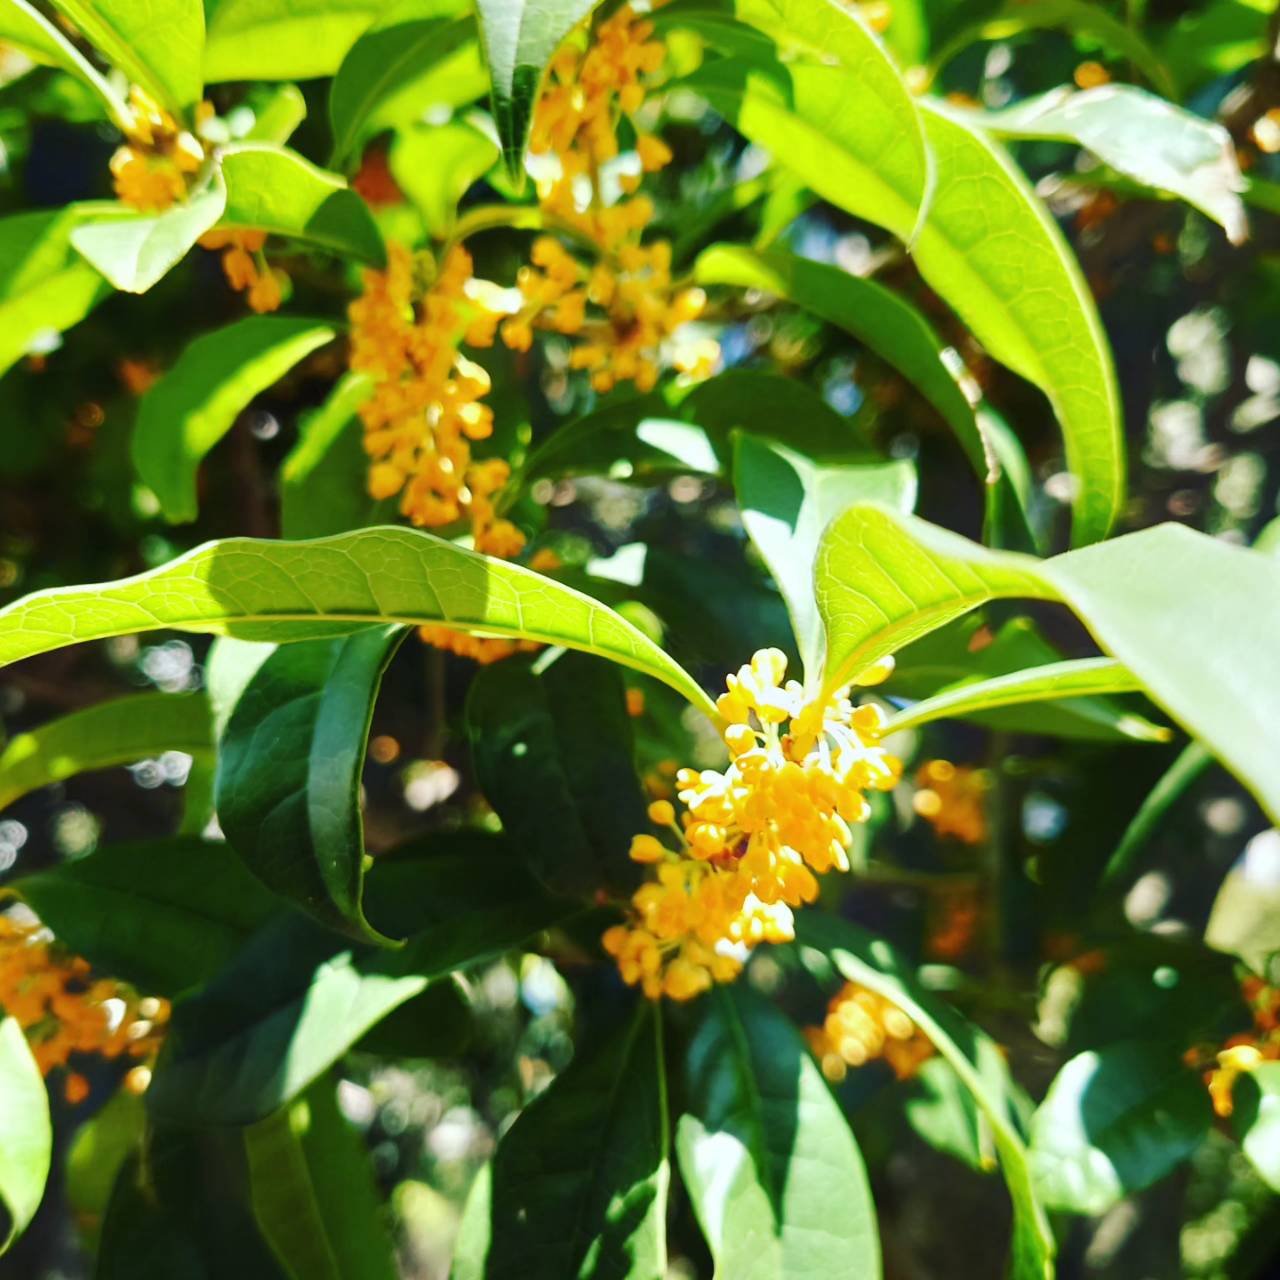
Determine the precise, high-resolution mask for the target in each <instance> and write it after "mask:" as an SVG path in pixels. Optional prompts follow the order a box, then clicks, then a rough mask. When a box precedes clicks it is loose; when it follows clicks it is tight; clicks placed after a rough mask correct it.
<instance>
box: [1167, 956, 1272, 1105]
mask: <svg viewBox="0 0 1280 1280" xmlns="http://www.w3.org/2000/svg"><path fill="white" fill-rule="evenodd" d="M1240 991H1241V994H1242V995H1243V996H1244V998H1245V1000H1246V1001H1247V1002H1248V1004H1249V1008H1250V1010H1251V1011H1252V1013H1253V1030H1252V1031H1245V1032H1241V1033H1240V1034H1239V1035H1234V1036H1232V1037H1231V1038H1230V1039H1229V1040H1228V1041H1227V1042H1226V1043H1225V1044H1224V1045H1223V1046H1222V1048H1221V1049H1219V1050H1218V1051H1217V1053H1216V1054H1215V1061H1216V1065H1215V1066H1212V1067H1210V1068H1209V1069H1208V1070H1207V1071H1205V1073H1204V1082H1205V1084H1206V1086H1207V1087H1208V1089H1209V1097H1210V1098H1211V1099H1212V1100H1213V1110H1214V1112H1215V1113H1216V1114H1217V1115H1219V1116H1222V1117H1223V1118H1226V1117H1227V1116H1229V1115H1231V1113H1232V1111H1233V1110H1234V1109H1235V1102H1234V1099H1233V1096H1232V1095H1233V1092H1234V1090H1235V1085H1236V1081H1237V1080H1238V1079H1239V1078H1240V1077H1241V1076H1242V1075H1245V1074H1246V1073H1248V1072H1250V1071H1252V1070H1253V1069H1254V1068H1255V1067H1257V1066H1259V1065H1260V1064H1261V1063H1263V1062H1276V1061H1280V987H1273V986H1270V985H1268V984H1267V983H1266V982H1264V981H1263V980H1262V979H1261V978H1259V977H1257V976H1256V975H1254V974H1250V975H1249V976H1248V977H1246V978H1245V979H1244V980H1243V981H1242V982H1241V984H1240ZM1201 1059H1202V1055H1201V1053H1200V1051H1199V1050H1196V1049H1191V1050H1189V1051H1188V1053H1187V1061H1188V1062H1189V1063H1193V1064H1194V1063H1196V1062H1198V1061H1200V1060H1201Z"/></svg>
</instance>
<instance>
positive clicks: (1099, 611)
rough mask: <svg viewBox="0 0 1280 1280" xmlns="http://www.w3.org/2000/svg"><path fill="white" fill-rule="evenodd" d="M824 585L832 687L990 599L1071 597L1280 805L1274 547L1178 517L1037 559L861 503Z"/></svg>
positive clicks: (1118, 655) (1192, 728)
mask: <svg viewBox="0 0 1280 1280" xmlns="http://www.w3.org/2000/svg"><path fill="white" fill-rule="evenodd" d="M817 592H818V607H819V610H820V611H821V613H822V615H823V619H824V622H825V625H826V629H827V682H828V685H829V686H831V687H835V686H838V685H840V684H842V683H845V682H846V681H848V680H849V679H851V678H852V677H853V675H855V674H856V673H857V672H858V671H860V670H862V669H863V668H865V667H866V666H868V665H869V664H870V663H871V662H873V661H875V660H876V659H877V658H879V657H881V656H883V655H884V654H886V653H891V652H893V651H894V650H895V649H897V648H899V647H900V646H901V645H902V644H904V643H906V642H907V641H909V640H911V639H915V638H917V637H919V636H922V635H925V634H927V633H928V632H929V631H931V630H934V629H935V628H937V627H939V626H941V625H942V624H943V623H945V622H947V621H949V620H950V619H952V618H955V617H958V616H960V615H961V614H963V613H966V612H968V611H969V610H970V609H972V608H974V607H976V606H977V605H979V604H983V603H985V602H986V601H987V600H991V599H995V598H1001V597H1010V596H1025V597H1030V598H1033V599H1045V600H1061V601H1062V602H1064V603H1066V604H1069V605H1070V606H1071V608H1072V609H1073V610H1074V611H1075V613H1076V614H1077V615H1078V616H1079V618H1080V620H1081V621H1082V622H1083V623H1084V624H1085V626H1087V627H1088V628H1089V630H1090V631H1091V632H1092V633H1093V636H1094V638H1095V639H1096V640H1097V642H1098V644H1099V646H1100V647H1101V648H1102V649H1103V650H1104V651H1105V652H1106V653H1108V654H1109V655H1110V656H1112V657H1114V658H1115V659H1117V661H1119V662H1120V663H1121V664H1123V665H1124V666H1125V667H1127V668H1128V669H1129V670H1130V671H1131V672H1133V674H1134V675H1135V676H1136V677H1137V679H1138V680H1139V681H1141V683H1142V687H1143V688H1144V690H1145V691H1146V692H1147V694H1148V695H1149V696H1150V697H1151V698H1152V700H1153V701H1155V702H1156V703H1157V704H1158V705H1159V706H1161V707H1162V708H1163V709H1164V710H1165V711H1166V712H1168V714H1169V715H1171V716H1172V717H1173V718H1174V719H1175V720H1177V721H1178V722H1179V724H1181V725H1182V726H1183V727H1184V728H1185V729H1186V730H1187V732H1188V733H1190V734H1192V735H1193V736H1195V737H1197V738H1199V739H1200V740H1201V741H1203V742H1204V744H1205V745H1206V746H1207V747H1208V748H1209V749H1210V750H1211V751H1212V752H1213V753H1214V755H1215V756H1217V758H1218V759H1219V760H1221V761H1222V763H1223V764H1224V765H1226V766H1227V768H1229V769H1231V770H1232V771H1233V772H1234V773H1235V774H1236V776H1237V777H1239V778H1240V780H1241V781H1242V782H1244V783H1245V785H1246V786H1248V787H1249V788H1250V789H1251V790H1252V791H1253V792H1254V794H1255V795H1256V796H1257V797H1258V799H1259V800H1260V801H1261V803H1262V805H1263V807H1264V808H1266V809H1267V810H1268V811H1269V812H1270V813H1271V814H1272V815H1273V816H1274V815H1276V814H1280V749H1278V744H1277V740H1276V735H1277V725H1280V681H1277V680H1276V679H1275V676H1274V671H1275V663H1274V653H1273V648H1274V638H1275V636H1276V635H1277V634H1280V561H1278V560H1276V559H1275V558H1273V557H1271V556H1267V555H1263V554H1261V553H1259V552H1256V551H1250V550H1245V549H1243V548H1240V547H1232V546H1229V545H1227V544H1226V543H1224V542H1221V541H1219V540H1217V539H1214V538H1210V537H1207V536H1205V535H1204V534H1199V533H1195V532H1193V531H1192V530H1190V529H1188V528H1186V527H1185V526H1182V525H1173V524H1168V525H1160V526H1158V527H1156V528H1154V529H1146V530H1144V531H1142V532H1141V533H1134V534H1129V535H1127V536H1125V537H1122V538H1116V539H1113V540H1112V541H1110V542H1107V543H1104V544H1101V545H1099V546H1096V547H1088V548H1085V549H1084V550H1082V551H1073V552H1070V553H1068V554H1067V555H1063V556H1056V557H1054V558H1053V559H1050V560H1034V559H1032V558H1031V557H1030V556H1020V555H1015V554H1013V553H1011V552H995V551H988V550H986V549H985V548H982V547H979V546H976V545H975V544H974V543H972V542H969V541H968V540H967V539H964V538H961V537H959V536H958V535H956V534H953V533H949V532H948V531H946V530H942V529H938V528H936V527H934V526H931V525H927V524H925V523H924V522H923V521H920V520H916V519H914V518H913V517H909V516H900V515H895V514H892V513H890V512H889V511H887V510H884V509H877V508H872V507H856V508H853V509H851V510H850V511H848V512H846V514H845V515H844V516H841V517H840V518H839V519H838V520H836V521H834V522H833V523H832V525H831V526H830V528H829V529H828V531H827V535H826V537H825V538H824V540H823V545H822V547H821V548H820V550H819V554H818V569H817Z"/></svg>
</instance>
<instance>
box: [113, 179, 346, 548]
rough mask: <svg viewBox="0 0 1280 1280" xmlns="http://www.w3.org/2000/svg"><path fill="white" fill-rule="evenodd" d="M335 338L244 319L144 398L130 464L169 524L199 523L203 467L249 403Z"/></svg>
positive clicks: (183, 360) (198, 347) (200, 346)
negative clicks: (199, 481) (199, 473)
mask: <svg viewBox="0 0 1280 1280" xmlns="http://www.w3.org/2000/svg"><path fill="white" fill-rule="evenodd" d="M353 198H354V197H353ZM335 333H336V330H334V329H333V328H332V327H331V326H330V325H328V324H325V323H323V322H321V321H318V320H308V319H305V318H302V317H299V316H247V317H245V319H243V320H237V321H236V322H235V323H234V324H229V325H227V327H226V328H225V329H216V330H215V331H214V332H213V333H206V334H204V335H203V336H202V337H199V338H197V339H196V340H195V341H194V342H192V343H191V345H190V346H188V347H187V349H186V350H185V351H184V352H183V353H182V355H181V356H179V357H178V361H177V363H176V364H175V365H174V366H173V368H172V369H170V370H169V372H168V373H166V374H165V376H164V377H163V378H161V379H160V381H159V382H157V383H156V384H155V386H153V387H152V388H151V389H150V390H149V391H147V393H146V394H145V395H144V396H143V397H142V402H141V403H140V404H139V406H138V420H137V423H136V425H135V426H134V430H133V444H132V453H133V462H134V466H135V467H136V468H137V471H138V475H139V477H140V478H141V479H142V480H143V482H144V483H146V484H147V485H149V486H150V487H151V489H152V490H154V492H155V495H156V497H157V498H159V499H160V509H161V510H162V511H163V512H164V514H165V517H166V519H168V520H169V521H171V522H172V523H175V524H176V523H181V522H184V521H188V520H194V519H195V518H196V515H197V514H198V507H197V501H196V469H197V468H198V467H199V465H200V461H201V459H203V458H204V456H205V454H207V453H208V452H209V450H210V449H212V448H213V446H214V445H215V444H217V443H218V441H219V440H221V439H222V437H223V436H224V435H226V433H227V432H228V431H229V430H230V429H231V425H232V423H233V422H235V420H236V416H237V414H239V413H240V411H241V410H242V409H244V408H245V407H246V406H247V405H248V404H249V402H250V401H251V400H252V399H253V398H254V396H256V395H258V394H259V393H260V392H262V391H265V390H266V389H267V388H268V387H270V386H272V385H274V384H275V383H276V382H278V381H279V380H280V379H281V378H282V377H284V375H285V374H286V373H288V371H289V370H290V369H292V368H293V366H294V365H296V364H297V363H298V362H299V361H300V360H301V359H303V357H304V356H307V355H309V354H310V353H311V352H312V351H314V350H315V349H316V348H317V347H321V346H323V345H324V344H325V343H326V342H330V341H332V340H333V338H334V336H335Z"/></svg>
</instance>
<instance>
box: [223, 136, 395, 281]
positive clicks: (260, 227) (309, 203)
mask: <svg viewBox="0 0 1280 1280" xmlns="http://www.w3.org/2000/svg"><path fill="white" fill-rule="evenodd" d="M220 163H221V165H222V176H223V178H224V180H225V181H226V184H227V207H226V209H225V210H224V212H223V214H222V217H221V218H220V219H219V220H218V226H220V227H230V228H237V229H252V230H257V231H266V232H269V233H270V234H271V235H273V236H288V237H289V238H290V239H293V240H303V241H306V242H307V243H308V244H314V245H317V246H319V247H320V248H323V249H329V250H331V251H332V252H334V253H340V254H345V255H347V256H350V257H355V258H359V259H360V260H361V261H363V262H370V263H373V264H374V265H375V266H381V265H382V264H383V263H384V262H385V261H386V256H387V254H386V246H385V245H384V244H383V243H382V233H381V232H380V231H379V230H378V224H377V223H376V222H374V220H373V215H372V214H371V213H370V212H369V206H368V205H367V204H365V202H364V201H363V200H361V199H360V197H359V196H358V195H356V193H355V192H354V191H352V190H351V188H350V187H348V186H347V184H346V183H345V182H344V181H343V180H342V179H341V178H339V177H338V176H337V175H336V174H332V173H327V172H326V171H325V170H324V169H319V168H317V167H316V166H315V165H313V164H312V163H311V162H310V161H309V160H304V159H303V158H302V157H301V156H300V155H298V153H297V152H296V151H289V150H288V149H287V148H285V147H277V146H273V145H271V144H270V143H266V142H241V143H237V144H236V145H234V146H230V147H227V148H226V149H225V150H223V151H222V153H221V157H220Z"/></svg>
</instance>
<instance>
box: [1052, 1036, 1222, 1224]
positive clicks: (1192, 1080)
mask: <svg viewBox="0 0 1280 1280" xmlns="http://www.w3.org/2000/svg"><path fill="white" fill-rule="evenodd" d="M1212 1119H1213V1111H1212V1108H1211V1107H1210V1105H1209V1094H1208V1092H1207V1090H1206V1089H1205V1087H1204V1081H1203V1080H1201V1079H1200V1076H1199V1073H1198V1072H1196V1071H1194V1070H1192V1069H1191V1068H1190V1067H1188V1066H1187V1065H1186V1064H1185V1063H1184V1062H1183V1061H1182V1056H1181V1051H1180V1049H1179V1048H1178V1047H1175V1046H1170V1045H1167V1044H1156V1043H1153V1042H1151V1041H1148V1040H1126V1041H1121V1042H1120V1043H1119V1044H1113V1045H1108V1046H1107V1047H1106V1048H1105V1049H1101V1050H1098V1051H1093V1050H1090V1051H1089V1052H1087V1053H1081V1054H1079V1055H1077V1056H1076V1057H1074V1058H1072V1059H1071V1060H1070V1061H1069V1062H1068V1063H1067V1064H1066V1065H1065V1066H1064V1067H1063V1068H1062V1070H1061V1071H1059V1072H1058V1074H1057V1076H1056V1077H1055V1078H1054V1081H1053V1083H1052V1084H1051V1085H1050V1086H1049V1092H1048V1095H1047V1096H1046V1097H1045V1100H1044V1102H1042V1103H1041V1104H1040V1106H1039V1108H1038V1109H1037V1110H1036V1113H1035V1115H1034V1117H1033V1118H1032V1121H1031V1146H1030V1151H1031V1173H1032V1178H1033V1180H1034V1182H1035V1185H1036V1190H1037V1192H1038V1194H1039V1196H1040V1199H1041V1202H1042V1203H1043V1204H1044V1205H1045V1207H1046V1208H1048V1209H1058V1210H1064V1211H1066V1212H1068V1213H1084V1214H1091V1215H1095V1216H1096V1215H1099V1214H1103V1213H1106V1212H1107V1210H1109V1209H1111V1208H1113V1207H1114V1206H1115V1205H1116V1204H1118V1203H1119V1202H1120V1200H1122V1199H1123V1198H1124V1197H1125V1196H1127V1195H1130V1194H1132V1193H1133V1192H1135V1191H1141V1190H1142V1189H1143V1188H1144V1187H1149V1186H1150V1185H1151V1184H1152V1183H1153V1182H1157V1181H1159V1179H1161V1178H1163V1177H1164V1176H1165V1174H1167V1173H1169V1172H1170V1171H1171V1170H1172V1169H1173V1168H1174V1167H1175V1166H1177V1165H1179V1164H1181V1163H1182V1161H1183V1160H1185V1159H1186V1158H1187V1157H1188V1156H1190V1155H1191V1153H1192V1152H1193V1151H1194V1150H1195V1149H1196V1147H1198V1146H1199V1145H1200V1143H1201V1141H1203V1139H1204V1138H1205V1136H1206V1135H1207V1134H1208V1132H1209V1128H1210V1125H1211V1123H1212Z"/></svg>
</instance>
